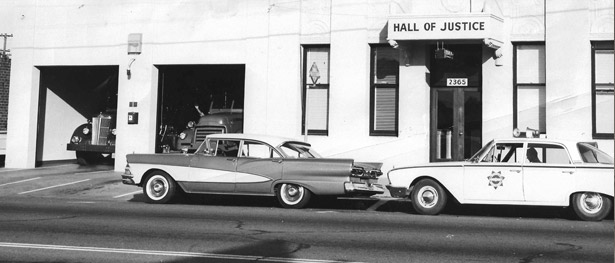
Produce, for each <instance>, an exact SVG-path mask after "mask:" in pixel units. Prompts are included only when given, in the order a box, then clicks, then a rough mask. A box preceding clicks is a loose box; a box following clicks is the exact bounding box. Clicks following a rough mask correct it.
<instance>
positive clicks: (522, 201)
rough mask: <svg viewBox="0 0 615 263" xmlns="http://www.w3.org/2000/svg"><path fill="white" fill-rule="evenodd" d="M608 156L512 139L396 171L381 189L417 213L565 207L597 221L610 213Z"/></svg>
mask: <svg viewBox="0 0 615 263" xmlns="http://www.w3.org/2000/svg"><path fill="white" fill-rule="evenodd" d="M613 177H614V176H613V157H611V156H609V155H608V154H606V153H605V152H603V151H601V150H599V149H598V148H597V147H594V146H593V145H592V143H584V142H570V141H559V140H548V139H538V138H514V139H502V140H493V141H491V142H489V143H487V145H486V146H484V147H483V148H482V149H481V150H480V151H478V152H477V153H476V154H475V155H474V156H473V157H472V158H471V159H469V160H467V161H464V162H443V163H430V164H426V165H416V166H408V167H402V168H396V169H393V170H391V171H389V173H388V179H389V182H390V184H389V185H388V186H387V187H388V188H389V191H390V192H391V195H392V196H394V197H404V198H405V197H409V198H410V199H411V201H412V205H413V207H414V209H415V210H416V211H417V212H418V213H420V214H427V215H434V214H438V213H440V212H441V211H442V209H443V208H444V206H445V205H446V203H447V201H448V199H449V198H454V199H456V200H457V201H458V202H459V203H460V204H497V205H534V206H561V207H568V206H571V207H572V209H573V210H574V212H575V213H576V215H577V216H578V217H579V218H580V219H582V220H589V221H597V220H602V219H603V218H604V217H606V216H607V215H608V214H609V213H610V212H611V210H612V208H613V184H614V183H613Z"/></svg>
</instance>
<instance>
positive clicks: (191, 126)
mask: <svg viewBox="0 0 615 263" xmlns="http://www.w3.org/2000/svg"><path fill="white" fill-rule="evenodd" d="M186 127H188V128H194V121H189V122H188V125H186Z"/></svg>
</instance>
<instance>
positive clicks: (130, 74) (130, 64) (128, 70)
mask: <svg viewBox="0 0 615 263" xmlns="http://www.w3.org/2000/svg"><path fill="white" fill-rule="evenodd" d="M135 60H137V59H135V58H131V59H130V62H128V69H126V76H128V79H130V76H132V73H130V67H132V63H134V62H135Z"/></svg>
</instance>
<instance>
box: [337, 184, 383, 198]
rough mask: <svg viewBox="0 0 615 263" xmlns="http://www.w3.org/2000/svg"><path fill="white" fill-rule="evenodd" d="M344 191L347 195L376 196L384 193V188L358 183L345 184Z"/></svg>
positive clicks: (377, 185)
mask: <svg viewBox="0 0 615 263" xmlns="http://www.w3.org/2000/svg"><path fill="white" fill-rule="evenodd" d="M344 190H346V193H347V194H357V195H366V194H367V195H375V194H382V193H384V187H383V186H382V185H379V184H367V183H358V182H345V183H344Z"/></svg>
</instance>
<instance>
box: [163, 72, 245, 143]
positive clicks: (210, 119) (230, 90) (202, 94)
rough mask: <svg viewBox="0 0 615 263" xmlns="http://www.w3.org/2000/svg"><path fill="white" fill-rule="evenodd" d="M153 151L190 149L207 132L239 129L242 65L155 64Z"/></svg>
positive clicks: (200, 140)
mask: <svg viewBox="0 0 615 263" xmlns="http://www.w3.org/2000/svg"><path fill="white" fill-rule="evenodd" d="M157 67H158V70H159V80H158V83H159V84H158V112H157V116H158V117H157V125H156V127H157V135H158V136H157V139H156V152H174V151H187V152H192V151H194V150H195V149H196V147H198V145H199V144H200V142H202V141H203V140H204V136H206V135H207V134H211V133H232V132H243V103H244V86H245V65H159V66H157Z"/></svg>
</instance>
